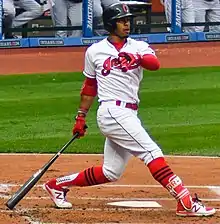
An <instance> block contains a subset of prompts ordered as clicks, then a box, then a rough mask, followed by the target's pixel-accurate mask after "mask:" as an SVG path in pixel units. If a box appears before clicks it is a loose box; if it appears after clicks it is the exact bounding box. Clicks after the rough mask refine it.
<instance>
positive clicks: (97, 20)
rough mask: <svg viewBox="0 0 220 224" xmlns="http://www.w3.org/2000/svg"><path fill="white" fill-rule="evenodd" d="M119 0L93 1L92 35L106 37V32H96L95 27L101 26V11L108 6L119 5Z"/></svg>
mask: <svg viewBox="0 0 220 224" xmlns="http://www.w3.org/2000/svg"><path fill="white" fill-rule="evenodd" d="M119 2H120V1H119V0H93V17H94V18H93V25H94V28H95V29H94V35H98V36H102V35H106V34H107V32H106V30H103V29H101V30H97V29H96V27H97V26H99V25H102V24H103V23H102V12H103V9H104V10H105V9H106V8H107V7H108V6H109V5H112V4H114V3H119Z"/></svg>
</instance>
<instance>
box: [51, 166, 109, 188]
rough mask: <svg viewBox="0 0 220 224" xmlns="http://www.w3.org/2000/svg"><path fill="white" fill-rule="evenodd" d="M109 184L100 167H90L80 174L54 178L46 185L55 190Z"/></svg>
mask: <svg viewBox="0 0 220 224" xmlns="http://www.w3.org/2000/svg"><path fill="white" fill-rule="evenodd" d="M107 182H110V181H109V180H108V179H107V178H106V177H105V175H104V173H103V170H102V166H96V167H91V168H88V169H85V170H84V171H82V172H80V173H75V174H71V175H69V176H64V177H59V178H54V179H52V180H50V181H49V182H48V185H49V186H51V187H55V188H57V187H58V188H62V187H64V188H67V187H71V186H80V187H84V186H91V185H98V184H104V183H107Z"/></svg>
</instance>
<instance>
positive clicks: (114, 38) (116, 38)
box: [108, 35, 127, 44]
mask: <svg viewBox="0 0 220 224" xmlns="http://www.w3.org/2000/svg"><path fill="white" fill-rule="evenodd" d="M126 40H127V38H126V37H125V38H124V37H123V38H122V37H119V36H116V35H110V36H109V37H108V41H109V42H110V43H112V44H115V43H116V44H117V43H125V42H126Z"/></svg>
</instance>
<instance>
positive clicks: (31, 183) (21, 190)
mask: <svg viewBox="0 0 220 224" xmlns="http://www.w3.org/2000/svg"><path fill="white" fill-rule="evenodd" d="M78 135H79V133H76V134H75V135H73V136H72V138H71V139H70V140H69V141H68V142H67V143H66V144H65V145H64V146H63V147H62V148H61V149H60V150H59V151H58V152H57V153H56V154H55V155H54V156H53V157H52V158H51V159H50V160H49V161H48V162H47V163H46V164H45V165H44V166H43V167H42V168H41V169H39V170H38V171H37V172H36V173H34V174H33V175H32V176H31V177H30V179H29V180H27V181H26V182H25V184H24V185H23V186H22V187H20V188H19V189H18V191H17V192H16V193H14V194H13V195H12V197H11V198H10V199H9V200H8V201H7V202H6V206H7V207H8V208H9V209H13V208H14V207H15V206H16V205H17V204H18V202H19V201H20V200H21V199H22V198H23V197H24V196H25V195H26V194H27V193H28V192H29V191H30V190H31V188H32V187H33V186H34V185H35V184H36V183H37V182H38V181H39V180H40V178H41V177H42V176H43V175H44V173H45V172H46V171H47V170H48V169H49V167H50V166H51V165H52V164H53V163H54V162H55V161H56V159H57V158H58V157H59V156H60V154H61V153H62V152H63V151H64V150H65V149H66V148H67V147H68V146H69V145H70V144H71V143H72V142H73V141H74V139H76V138H77V137H78Z"/></svg>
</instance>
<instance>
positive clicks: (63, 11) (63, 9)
mask: <svg viewBox="0 0 220 224" xmlns="http://www.w3.org/2000/svg"><path fill="white" fill-rule="evenodd" d="M51 17H52V21H53V25H54V26H55V27H59V26H67V0H54V5H53V6H52V7H51ZM55 36H56V37H67V31H65V30H58V31H56V32H55Z"/></svg>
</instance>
